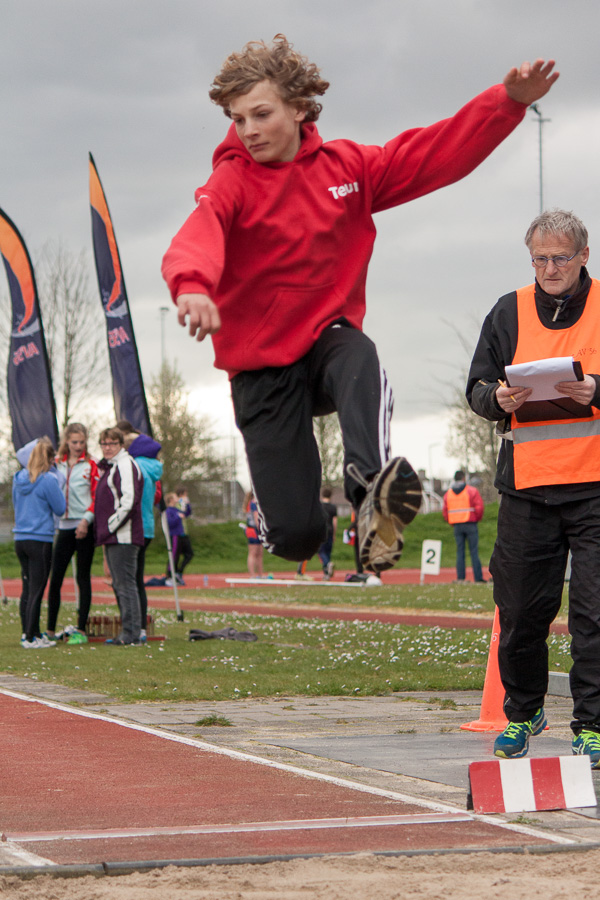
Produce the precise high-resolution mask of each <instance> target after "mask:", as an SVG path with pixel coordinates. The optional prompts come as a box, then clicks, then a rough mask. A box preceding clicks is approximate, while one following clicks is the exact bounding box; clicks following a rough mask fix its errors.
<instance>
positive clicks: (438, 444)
mask: <svg viewBox="0 0 600 900" xmlns="http://www.w3.org/2000/svg"><path fill="white" fill-rule="evenodd" d="M441 445H442V442H441V441H435V443H433V444H429V446H428V447H427V456H428V457H429V482H430V484H431V490H433V482H434V479H433V462H432V453H431V451H432V450H433V448H434V447H441Z"/></svg>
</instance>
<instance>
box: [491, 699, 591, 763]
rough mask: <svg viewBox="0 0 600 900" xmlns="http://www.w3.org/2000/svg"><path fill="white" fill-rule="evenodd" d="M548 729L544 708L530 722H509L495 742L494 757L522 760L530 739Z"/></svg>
mask: <svg viewBox="0 0 600 900" xmlns="http://www.w3.org/2000/svg"><path fill="white" fill-rule="evenodd" d="M545 727H546V715H545V713H544V707H542V708H541V709H538V711H537V712H536V714H535V716H534V717H533V718H532V719H529V721H528V722H509V723H508V725H507V726H506V728H505V729H504V731H503V732H502V734H500V735H498V737H497V738H496V740H495V741H494V756H501V757H502V758H503V759H520V757H521V756H525V755H526V753H527V751H528V749H529V738H530V737H531V735H532V734H540V732H542V731H543V730H544V728H545ZM573 752H575V751H573Z"/></svg>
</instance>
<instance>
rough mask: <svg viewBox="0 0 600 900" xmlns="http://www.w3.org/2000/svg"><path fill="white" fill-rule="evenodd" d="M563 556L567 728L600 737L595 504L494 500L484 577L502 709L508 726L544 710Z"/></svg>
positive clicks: (599, 507) (599, 550) (599, 569)
mask: <svg viewBox="0 0 600 900" xmlns="http://www.w3.org/2000/svg"><path fill="white" fill-rule="evenodd" d="M569 550H571V554H572V563H571V580H570V584H569V631H570V633H571V655H572V657H573V666H572V668H571V673H570V683H571V693H572V695H573V721H572V722H571V727H572V728H573V730H574V731H575V732H578V731H579V730H581V728H582V727H583V726H585V727H586V728H591V729H592V730H594V731H600V497H593V498H588V499H585V500H579V501H576V502H571V503H563V504H561V505H559V506H547V505H545V504H543V503H532V502H531V501H529V500H526V499H523V498H520V497H514V496H510V495H508V494H505V495H503V497H502V501H501V503H500V512H499V515H498V538H497V541H496V546H495V548H494V552H493V554H492V559H491V561H490V572H491V574H492V577H493V580H494V600H495V602H496V605H497V606H498V610H499V615H500V628H501V632H500V640H499V644H498V662H499V668H500V677H501V679H502V684H503V686H504V689H505V691H506V698H505V704H504V709H505V712H506V715H507V717H508V719H509V720H511V721H514V722H525V721H527V720H528V719H530V718H531V716H532V715H534V713H535V712H536V711H537V710H538V709H539V708H540V706H542V705H543V703H544V697H545V695H546V691H547V689H548V648H547V644H546V639H547V637H548V634H549V630H550V625H551V623H552V622H553V620H554V619H555V617H556V615H557V614H558V611H559V609H560V605H561V597H562V591H563V582H564V575H565V568H566V564H567V556H568V551H569Z"/></svg>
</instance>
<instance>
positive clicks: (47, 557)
mask: <svg viewBox="0 0 600 900" xmlns="http://www.w3.org/2000/svg"><path fill="white" fill-rule="evenodd" d="M27 454H29V456H28V458H27ZM54 454H55V450H54V447H53V446H52V442H51V441H50V439H49V438H47V437H43V438H40V439H39V440H38V441H36V442H32V443H31V444H28V445H27V447H25V448H23V451H19V454H17V458H18V459H19V461H20V462H21V464H22V465H26V468H23V469H21V471H20V472H17V474H16V475H15V477H14V479H13V490H12V496H13V506H14V508H15V527H14V528H13V533H14V536H15V552H16V554H17V556H18V558H19V562H20V564H21V579H22V589H21V603H20V607H19V611H20V614H21V623H22V630H23V638H22V640H21V646H22V647H24V648H25V649H26V650H31V649H45V648H47V647H55V646H56V642H55V641H51V640H49V639H48V637H47V636H46V635H42V633H41V632H40V609H41V606H42V597H43V595H44V590H45V588H46V584H47V582H48V576H49V574H50V563H51V560H52V542H53V540H54V530H55V521H54V517H55V516H62V514H63V513H64V511H65V498H64V495H63V492H62V490H61V488H60V485H59V482H58V477H57V473H56V470H55V468H54Z"/></svg>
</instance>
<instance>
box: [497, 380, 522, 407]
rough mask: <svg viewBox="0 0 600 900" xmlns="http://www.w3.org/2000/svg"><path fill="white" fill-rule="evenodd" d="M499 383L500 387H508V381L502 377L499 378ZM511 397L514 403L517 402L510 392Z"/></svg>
mask: <svg viewBox="0 0 600 900" xmlns="http://www.w3.org/2000/svg"><path fill="white" fill-rule="evenodd" d="M498 384H499V385H500V387H508V385H507V383H506V382H505V381H502V379H501V378H499V379H498ZM510 399H511V400H512V402H513V403H516V402H517V401H516V400H515V398H514V397H513V395H512V394H510Z"/></svg>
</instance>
